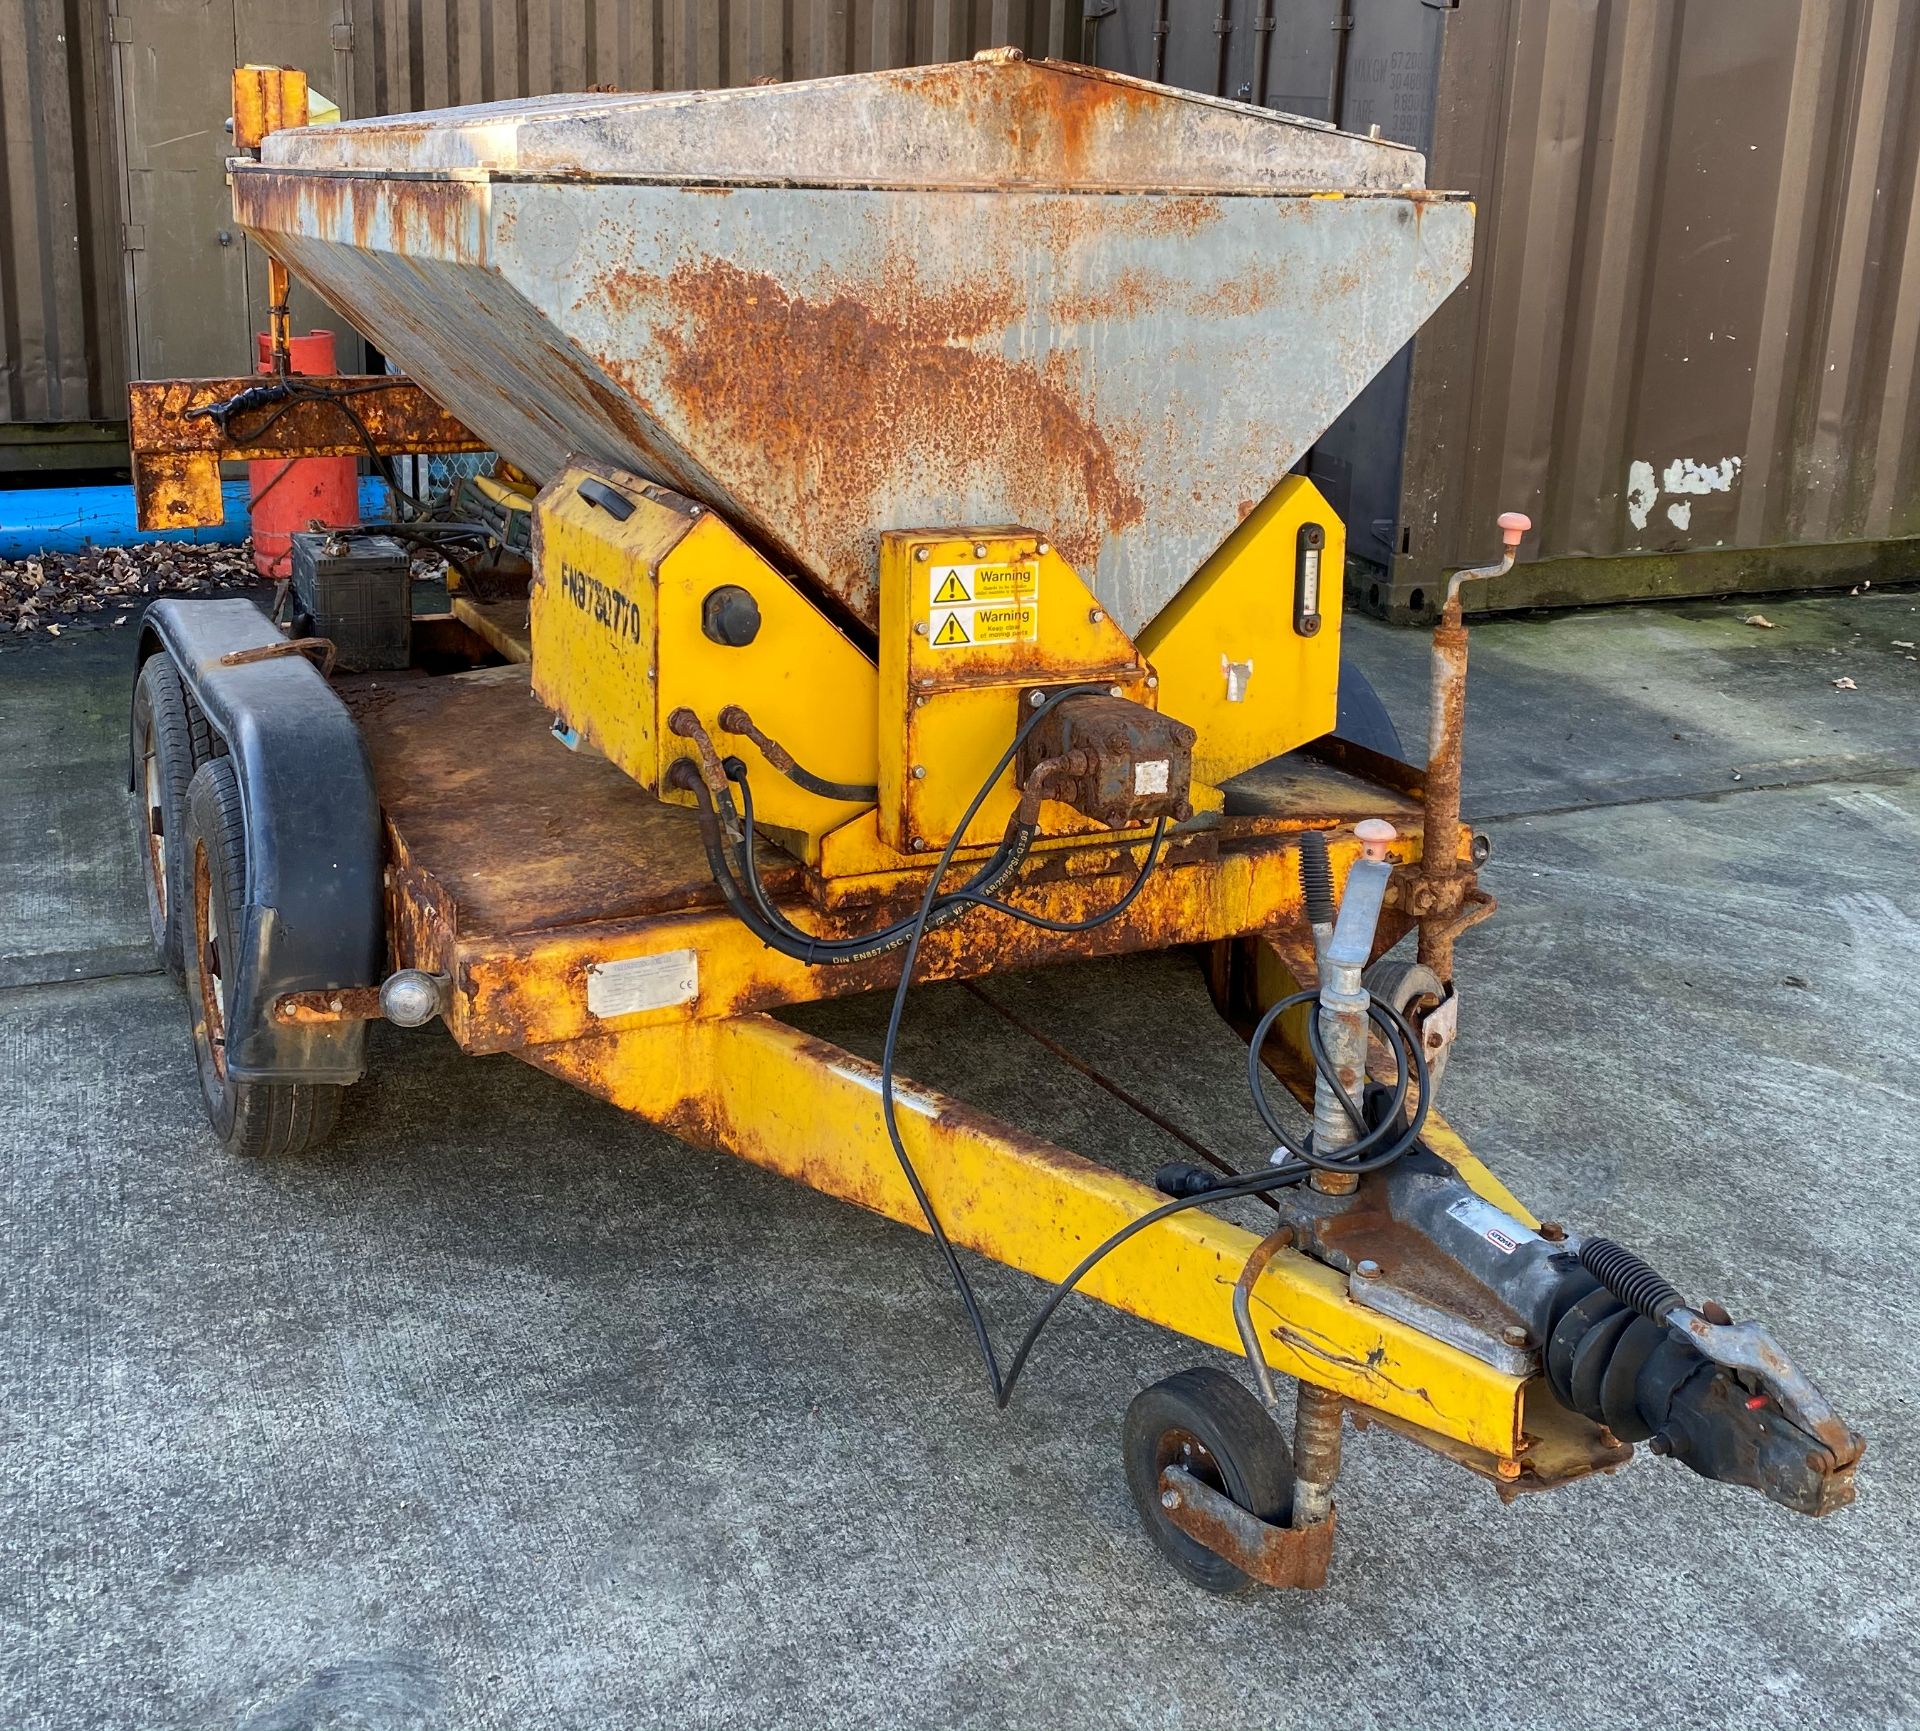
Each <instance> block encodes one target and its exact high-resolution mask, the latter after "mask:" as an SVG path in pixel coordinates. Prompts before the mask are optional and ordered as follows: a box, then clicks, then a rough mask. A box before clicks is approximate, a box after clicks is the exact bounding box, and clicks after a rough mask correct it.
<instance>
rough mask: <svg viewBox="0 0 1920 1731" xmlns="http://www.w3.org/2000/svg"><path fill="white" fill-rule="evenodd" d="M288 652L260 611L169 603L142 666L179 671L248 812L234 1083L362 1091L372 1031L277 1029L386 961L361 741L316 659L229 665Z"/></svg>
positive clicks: (234, 1009) (146, 643)
mask: <svg viewBox="0 0 1920 1731" xmlns="http://www.w3.org/2000/svg"><path fill="white" fill-rule="evenodd" d="M285 642H286V639H285V638H284V637H283V636H282V635H281V634H280V632H279V630H278V629H277V628H276V627H275V626H274V624H273V622H272V621H271V620H270V619H268V618H267V616H266V615H265V614H264V613H263V612H261V610H260V609H259V608H258V607H256V606H255V605H254V604H253V603H252V602H251V601H246V600H239V599H230V600H215V601H179V600H171V599H169V600H162V601H156V602H155V603H154V604H153V606H152V607H150V608H149V609H148V610H147V616H146V620H145V622H144V624H143V626H142V630H141V634H140V661H141V662H143V663H144V662H145V660H146V658H147V657H148V656H149V655H156V654H166V655H170V656H171V657H172V658H173V661H174V663H175V665H176V666H177V667H178V668H179V670H180V676H181V678H182V679H183V680H184V681H185V682H186V684H187V688H188V689H189V690H190V691H191V692H192V693H193V696H194V698H195V699H196V701H197V702H198V703H199V705H200V707H201V709H202V710H203V711H205V713H206V717H207V721H208V724H209V725H210V726H211V727H212V729H213V731H214V732H215V733H217V734H218V735H219V736H220V738H221V739H222V740H223V741H224V742H225V744H226V749H227V754H228V756H229V757H230V758H231V759H232V761H233V767H234V771H235V774H236V776H237V777H238V779H239V783H240V797H241V800H242V802H243V803H244V805H245V808H246V821H247V914H246V927H245V932H246V936H245V939H244V942H243V946H242V947H243V950H244V954H245V959H246V965H244V966H235V967H231V968H230V969H229V970H227V971H228V972H230V974H231V975H232V977H233V979H234V985H233V987H232V996H231V1001H230V1002H229V1003H228V1005H227V1009H226V1022H227V1048H226V1055H227V1067H228V1070H229V1071H230V1072H231V1074H232V1075H233V1076H234V1077H235V1079H236V1080H239V1081H244V1082H354V1081H358V1080H359V1078H360V1076H361V1074H362V1072H363V1071H364V1070H365V1068H366V1040H367V1032H366V1024H365V1023H364V1022H342V1023H334V1024H322V1025H318V1026H313V1025H303V1026H297V1027H289V1026H283V1025H281V1024H279V1023H276V1022H275V1021H274V1020H273V1018H272V1009H273V1005H274V1002H275V1000H276V999H278V998H280V997H281V996H283V995H284V994H285V993H288V992H310V991H324V990H327V989H329V988H336V987H342V986H371V985H377V984H378V983H379V981H380V978H381V973H382V962H383V960H384V958H385V932H384V926H383V912H382V901H383V897H382V875H383V870H384V861H383V851H382V844H381V831H380V806H379V802H378V800H377V799H376V798H375V797H374V791H373V771H372V768H371V766H370V765H369V763H368V762H367V752H366V746H365V744H364V743H363V742H362V740H361V738H360V730H359V729H358V728H357V727H355V726H354V723H353V718H352V717H351V716H350V715H349V714H348V713H347V708H346V705H345V704H343V703H342V702H341V701H340V699H339V698H338V697H337V696H336V695H335V694H334V692H333V689H332V687H330V686H329V685H328V684H327V682H326V680H325V679H324V678H323V677H322V676H321V673H320V670H319V669H318V668H316V667H315V666H314V665H313V663H312V662H310V661H308V660H307V659H306V657H305V656H303V655H298V654H292V655H277V656H274V657H272V658H270V659H268V660H264V661H252V662H246V663H243V664H241V665H240V666H228V665H223V662H224V661H225V658H226V657H228V656H231V655H234V654H236V653H239V652H241V651H245V650H250V649H261V648H266V647H270V646H273V645H278V644H284V643H285ZM136 671H137V669H136ZM235 960H236V961H237V960H238V958H235Z"/></svg>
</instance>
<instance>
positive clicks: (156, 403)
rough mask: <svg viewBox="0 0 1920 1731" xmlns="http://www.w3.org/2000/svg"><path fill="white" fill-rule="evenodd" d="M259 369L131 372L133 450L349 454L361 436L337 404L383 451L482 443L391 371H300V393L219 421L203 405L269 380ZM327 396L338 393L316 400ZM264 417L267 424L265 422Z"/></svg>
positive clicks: (225, 455)
mask: <svg viewBox="0 0 1920 1731" xmlns="http://www.w3.org/2000/svg"><path fill="white" fill-rule="evenodd" d="M271 383H272V380H271V379H269V378H266V377H263V376H261V375H258V374H256V375H253V376H251V377H244V378H230V379H137V380H135V381H134V382H133V383H132V384H131V385H129V386H128V387H127V418H128V428H127V431H128V438H129V442H130V443H131V444H132V446H133V450H134V454H135V455H136V456H141V455H145V454H155V455H158V454H161V453H173V452H205V453H207V454H209V455H212V456H215V457H217V458H219V459H220V460H221V461H223V462H224V461H229V460H233V459H247V458H253V457H283V456H315V457H351V456H365V455H366V454H367V440H366V439H362V438H361V437H360V432H359V429H358V428H357V427H355V425H354V424H353V422H352V420H350V419H349V418H348V417H347V416H346V415H345V414H344V413H343V412H342V402H344V403H345V404H347V405H350V406H351V408H352V410H353V413H354V415H355V416H357V417H358V418H359V420H360V422H361V423H362V424H363V425H364V426H365V428H366V431H367V439H370V440H371V441H372V442H373V445H374V447H375V449H377V450H379V451H380V452H382V453H383V454H386V453H390V452H396V451H481V450H485V449H486V448H487V447H486V446H485V445H484V444H483V443H482V442H481V441H480V440H479V439H477V438H475V436H474V435H473V433H471V432H470V431H469V430H468V429H467V428H466V427H465V426H464V425H462V424H461V423H460V422H459V421H457V420H455V419H454V418H453V416H451V415H449V414H448V413H447V411H446V410H445V409H443V408H441V407H440V405H439V404H438V403H436V402H435V401H434V400H433V398H432V397H431V396H429V395H428V394H427V392H426V391H425V390H423V389H422V388H421V387H420V386H419V385H417V384H415V383H414V382H413V381H412V380H411V379H406V378H402V377H400V376H399V375H398V374H393V375H386V374H381V375H375V376H367V377H362V376H357V375H353V374H342V375H339V376H336V377H318V376H314V377H307V376H303V377H302V378H301V379H300V381H299V383H300V388H301V390H302V392H303V393H310V395H302V396H300V397H298V398H292V399H289V400H287V401H285V402H281V403H273V404H267V405H263V406H262V407H261V408H258V409H253V410H244V409H243V410H241V411H240V412H239V413H238V414H236V415H235V416H234V417H233V418H232V419H231V420H230V421H229V422H227V424H226V425H225V426H222V425H221V423H220V422H219V421H217V420H216V419H215V418H214V417H213V416H212V415H210V414H208V413H207V411H208V410H209V409H210V408H212V407H213V406H215V405H216V404H219V403H224V402H227V401H229V400H230V399H232V398H234V397H237V396H239V395H240V394H241V393H242V392H243V391H248V390H252V389H254V388H255V387H257V386H260V385H266V384H271ZM329 396H332V397H335V398H338V399H340V400H321V399H323V398H327V397H329ZM269 417H271V418H272V419H271V424H270V425H268V424H266V423H267V421H268V418H269Z"/></svg>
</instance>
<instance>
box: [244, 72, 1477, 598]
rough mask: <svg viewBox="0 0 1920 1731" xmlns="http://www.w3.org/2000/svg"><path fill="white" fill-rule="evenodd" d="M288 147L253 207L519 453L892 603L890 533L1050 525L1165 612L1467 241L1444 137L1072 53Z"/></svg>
mask: <svg viewBox="0 0 1920 1731" xmlns="http://www.w3.org/2000/svg"><path fill="white" fill-rule="evenodd" d="M261 155H262V160H261V161H260V162H259V163H258V164H254V163H240V164H236V166H235V170H234V203H235V208H236V213H237V215H238V218H239V220H240V221H241V223H243V224H244V225H245V226H246V228H247V229H248V231H249V232H250V233H251V234H253V235H254V236H255V237H256V238H257V239H258V240H259V241H260V242H261V244H262V245H264V246H265V247H266V248H267V249H268V250H269V251H271V252H273V253H275V254H277V255H278V256H279V257H281V258H282V259H284V260H285V261H286V262H287V264H289V265H290V266H291V267H292V268H293V269H294V270H295V271H296V272H298V273H299V275H300V276H302V277H303V278H305V279H306V281H308V282H309V283H311V284H313V286H314V287H315V288H317V289H318V290H319V291H320V292H321V293H322V294H323V295H325V296H326V298H327V299H328V300H329V301H330V302H332V303H333V305H334V306H336V307H337V308H338V309H339V310H340V311H341V312H342V313H344V314H345V315H346V316H347V317H348V318H350V319H352V320H353V322H354V323H355V324H356V325H358V326H359V327H360V328H361V329H362V330H363V331H365V333H366V334H367V335H368V336H369V337H370V338H371V339H372V340H373V341H374V342H375V343H377V344H378V346H379V347H380V348H381V349H382V350H383V351H384V352H385V353H386V354H388V355H389V356H391V357H392V358H393V360H394V361H395V362H397V363H398V364H399V365H400V366H401V367H403V368H404V369H405V370H406V371H407V372H409V373H411V374H413V375H414V376H415V377H417V378H418V379H419V380H420V381H421V382H422V383H423V384H425V385H426V386H427V387H428V388H429V389H430V390H431V391H432V392H433V393H434V395H436V396H437V397H439V398H440V399H441V400H442V401H443V402H444V403H445V404H446V406H447V407H448V408H449V409H451V410H452V411H453V412H454V413H456V414H457V415H459V416H460V417H461V418H462V419H463V420H465V421H466V422H467V424H468V425H469V426H471V427H473V428H474V429H475V430H476V431H477V432H479V433H480V434H481V435H483V436H484V437H486V438H488V439H490V440H491V441H492V442H493V443H494V444H495V445H496V446H497V448H498V449H499V450H500V451H501V452H502V453H503V454H504V455H505V456H507V457H508V458H510V459H511V460H512V461H513V462H515V463H517V464H518V465H519V466H520V467H521V468H523V469H525V470H527V471H528V472H529V473H530V474H532V475H534V476H536V477H545V476H548V475H550V474H552V473H553V472H554V471H555V470H556V469H558V468H559V467H560V465H561V464H562V462H563V461H564V459H565V458H566V457H567V455H568V454H569V453H570V452H580V453H583V454H585V455H588V456H592V457H597V458H600V459H602V460H604V461H608V462H612V463H615V464H619V465H622V466H625V467H628V468H634V469H638V470H641V471H643V472H645V473H648V474H650V475H651V476H653V477H654V478H655V479H657V480H660V481H662V482H665V483H667V484H668V485H671V486H673V487H676V488H678V489H680V490H682V491H684V492H687V493H690V494H692V495H693V496H695V497H696V498H699V499H703V500H705V501H707V502H708V503H710V504H711V505H713V506H715V507H717V508H718V509H720V510H722V511H724V512H725V513H726V514H727V516H728V517H729V518H730V520H731V521H732V522H734V523H735V524H736V525H737V526H738V527H739V528H740V529H741V530H742V531H743V532H745V533H746V534H748V535H749V536H751V537H753V538H755V539H756V540H757V541H758V542H759V543H760V544H761V546H762V547H763V548H764V549H765V550H766V551H767V552H768V553H769V554H770V556H772V557H773V558H775V559H776V560H777V561H779V562H780V563H781V564H782V565H783V566H784V567H786V568H788V569H790V570H793V571H795V572H797V573H803V574H805V575H806V576H807V577H809V578H811V579H812V580H813V581H814V582H815V583H816V584H818V585H819V586H820V588H821V589H822V590H824V591H826V592H827V593H828V594H830V595H832V596H836V597H838V598H839V600H840V601H841V602H842V603H844V605H845V606H846V607H847V608H848V609H849V610H850V611H851V612H852V613H853V614H854V615H856V616H858V617H859V618H861V619H864V620H866V621H868V622H872V621H873V620H874V619H875V618H876V616H877V610H876V606H875V598H874V571H875V548H876V539H877V536H878V535H879V533H880V531H881V530H883V529H889V528H908V527H916V526H922V525H930V524H956V523H969V524H982V525H986V524H995V523H1020V524H1026V525H1030V526H1032V527H1034V528H1037V529H1040V530H1042V531H1045V532H1050V533H1051V534H1052V535H1053V537H1054V538H1055V540H1056V542H1057V544H1058V545H1059V547H1060V548H1061V550H1062V551H1063V552H1064V553H1065V554H1066V555H1067V557H1069V558H1070V559H1071V560H1073V562H1074V563H1075V564H1076V565H1077V566H1079V568H1080V569H1081V571H1082V573H1083V575H1085V576H1087V577H1088V578H1089V579H1090V580H1091V582H1092V584H1093V586H1094V588H1095V590H1096V592H1097V593H1098V594H1099V595H1100V597H1101V598H1102V600H1103V601H1104V602H1105V603H1106V604H1107V606H1108V607H1109V608H1110V609H1111V610H1112V612H1113V613H1114V615H1115V617H1116V618H1117V619H1118V620H1119V621H1120V622H1121V623H1122V624H1123V625H1125V626H1126V627H1128V628H1129V629H1134V630H1137V629H1138V628H1139V627H1140V626H1142V625H1143V624H1145V622H1146V621H1147V620H1148V619H1150V618H1151V617H1152V616H1153V615H1154V614H1155V613H1156V612H1157V611H1159V609H1160V608H1162V607H1163V606H1164V605H1165V604H1166V603H1167V602H1168V601H1169V600H1171V599H1172V597H1173V596H1174V594H1175V593H1176V592H1177V591H1178V590H1179V589H1180V587H1181V585H1182V584H1183V583H1184V582H1185V581H1186V580H1187V578H1188V577H1189V576H1190V575H1192V573H1193V571H1194V570H1195V569H1196V568H1197V567H1198V566H1199V565H1200V564H1201V563H1202V562H1203V561H1204V560H1205V559H1206V557H1207V556H1208V555H1209V554H1210V553H1211V552H1213V550H1214V549H1215V548H1216V547H1217V546H1218V545H1219V544H1220V542H1221V541H1222V540H1224V539H1225V537H1226V536H1227V534H1228V533H1229V532H1230V531H1231V530H1232V529H1233V527H1234V526H1235V524H1237V523H1238V522H1239V521H1240V519H1241V518H1243V517H1244V516H1245V515H1246V514H1247V513H1248V512H1249V511H1250V510H1251V509H1252V508H1253V506H1254V505H1255V503H1256V502H1258V501H1259V500H1260V499H1261V498H1262V497H1263V496H1264V495H1265V494H1266V493H1267V492H1268V491H1269V490H1271V488H1272V487H1273V486H1274V485H1275V484H1276V483H1277V482H1278V481H1279V480H1280V479H1281V477H1282V476H1284V475H1285V474H1286V472H1287V470H1288V469H1289V468H1290V467H1291V466H1292V465H1293V464H1294V463H1295V462H1297V461H1298V460H1299V458H1300V457H1301V455H1302V454H1303V453H1304V452H1305V451H1306V449H1307V447H1308V445H1309V444H1311V443H1312V441H1313V440H1314V439H1315V438H1316V437H1317V436H1318V435H1319V434H1320V433H1321V432H1322V431H1323V430H1324V429H1325V428H1326V426H1327V425H1328V423H1329V422H1331V421H1332V420H1333V418H1334V417H1335V416H1336V415H1337V414H1338V413H1339V412H1340V410H1341V409H1342V408H1344V407H1345V406H1346V405H1347V403H1349V402H1350V401H1351V400H1352V399H1353V397H1354V395H1355V394H1356V393H1357V392H1358V391H1359V389H1360V388H1361V386H1362V385H1364V384H1365V383H1366V382H1367V380H1368V379H1369V378H1371V377H1372V376H1373V374H1374V373H1376V372H1377V371H1378V370H1379V369H1380V368H1381V367H1382V366H1383V365H1384V364H1385V363H1386V362H1387V360H1388V359H1389V358H1390V357H1391V356H1392V355H1393V354H1394V352H1395V351H1396V350H1397V349H1399V348H1400V346H1401V345H1402V344H1403V343H1405V342H1406V340H1407V339H1408V338H1409V337H1410V336H1412V334H1413V333H1414V331H1415V330H1416V329H1417V328H1418V327H1419V325H1420V324H1421V322H1422V321H1423V320H1424V319H1425V318H1426V317H1427V316H1428V314H1429V313H1431V312H1432V311H1433V309H1434V308H1435V307H1436V306H1437V305H1438V304H1439V303H1440V301H1441V300H1442V299H1443V298H1444V297H1445V296H1446V295H1447V293H1448V292H1449V291H1450V290H1451V289H1452V288H1453V287H1454V285H1455V284H1457V283H1458V282H1459V281H1460V280H1461V279H1462V278H1463V277H1464V276H1465V275H1466V272H1467V267H1468V262H1469V256H1470V252H1471V246H1472V222H1473V217H1472V207H1471V206H1470V205H1468V204H1467V203H1465V202H1464V200H1462V199H1459V198H1457V197H1453V196H1449V195H1432V194H1428V193H1427V192H1426V191H1425V190H1424V188H1423V178H1424V167H1425V165H1424V163H1423V160H1422V158H1421V157H1420V156H1419V155H1418V154H1417V153H1416V152H1413V151H1410V150H1407V149H1404V148H1402V147H1400V146H1397V145H1392V144H1387V143H1384V142H1381V141H1378V140H1371V139H1364V138H1355V137H1351V136H1348V135H1346V134H1343V133H1339V132H1336V131H1333V130H1332V129H1330V128H1327V127H1325V126H1321V125H1318V124H1316V123H1314V122H1310V121H1303V120H1296V119H1291V118H1288V117H1286V116H1282V115H1276V114H1272V113H1269V112H1267V111H1265V110H1262V109H1257V108H1250V107H1245V106H1242V105H1240V104H1237V103H1231V102H1221V101H1217V100H1213V99H1210V98H1207V97H1201V96H1195V95H1192V94H1189V93H1185V92H1180V91H1174V90H1169V89H1164V88H1162V87H1160V86H1158V85H1152V84H1144V83H1141V82H1139V81H1137V80H1133V79H1127V78H1121V77H1117V76H1114V75H1112V74H1108V73H1102V72H1096V71H1093V70H1091V69H1089V68H1085V67H1079V66H1071V65H1065V64H1055V63H1052V62H1025V61H1017V60H1012V61H1010V60H1005V59H1000V60H987V61H981V62H972V63H967V64H962V65H951V66H933V67H924V68H919V69H916V70H912V71H904V72H880V73H870V74H862V75H859V76H855V77H850V78H834V79H825V80H821V81H819V82H814V83H803V84H790V85H775V86H765V87H754V88H748V89H744V90H726V91H699V92H688V93H672V94H657V95H616V96H606V95H590V96H568V97H553V98H547V99H541V100H532V101H521V102H507V103H497V104H492V105H489V106H486V107H478V108H456V109H448V110H445V111H443V112H440V113H433V114H416V115H407V116H403V117H396V118H392V119H383V120H367V121H357V122H354V123H352V124H349V125H344V126H328V127H315V128H308V129H303V130H299V131H292V132H283V133H277V134H274V135H273V136H271V137H269V138H268V140H267V141H266V144H265V147H264V149H263V151H262V153H261Z"/></svg>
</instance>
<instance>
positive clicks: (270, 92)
mask: <svg viewBox="0 0 1920 1731" xmlns="http://www.w3.org/2000/svg"><path fill="white" fill-rule="evenodd" d="M306 124H307V75H306V74H305V73H304V72H301V71H298V70H296V69H295V68H293V67H291V66H237V67H235V68H234V73H233V144H234V148H235V149H236V150H258V149H259V148H260V141H261V140H262V139H263V138H265V137H266V136H267V134H268V133H270V132H279V131H280V130H281V129H282V128H283V127H288V126H305V125H306Z"/></svg>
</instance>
